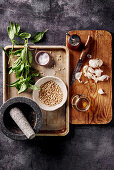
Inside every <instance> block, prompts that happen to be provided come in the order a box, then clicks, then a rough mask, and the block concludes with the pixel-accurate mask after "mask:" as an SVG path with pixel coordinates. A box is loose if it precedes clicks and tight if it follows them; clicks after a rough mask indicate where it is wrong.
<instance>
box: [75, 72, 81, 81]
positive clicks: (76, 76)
mask: <svg viewBox="0 0 114 170" xmlns="http://www.w3.org/2000/svg"><path fill="white" fill-rule="evenodd" d="M81 76H82V72H78V73H76V74H75V78H76V80H78V81H79V83H82V81H80V78H81Z"/></svg>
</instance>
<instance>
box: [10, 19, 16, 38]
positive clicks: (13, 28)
mask: <svg viewBox="0 0 114 170" xmlns="http://www.w3.org/2000/svg"><path fill="white" fill-rule="evenodd" d="M10 25H11V30H12V32H13V33H14V35H15V33H16V27H15V24H14V23H13V22H10Z"/></svg>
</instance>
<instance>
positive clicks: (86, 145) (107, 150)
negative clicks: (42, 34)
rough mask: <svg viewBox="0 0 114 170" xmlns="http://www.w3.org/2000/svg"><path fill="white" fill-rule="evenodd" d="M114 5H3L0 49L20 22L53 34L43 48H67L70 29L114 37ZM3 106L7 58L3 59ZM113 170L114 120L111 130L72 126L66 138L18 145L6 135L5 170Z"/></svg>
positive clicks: (90, 0)
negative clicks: (11, 24) (9, 30)
mask: <svg viewBox="0 0 114 170" xmlns="http://www.w3.org/2000/svg"><path fill="white" fill-rule="evenodd" d="M113 11H114V1H113V0H70V1H69V0H0V46H6V45H9V44H10V40H9V38H8V36H7V31H6V27H7V26H8V25H9V21H14V22H18V23H19V24H20V26H21V27H22V28H23V30H26V31H28V32H31V33H32V34H34V33H35V32H36V31H43V30H45V29H49V31H48V32H47V33H46V38H45V39H44V41H43V42H40V43H39V44H40V45H42V44H43V45H65V33H66V32H67V31H69V30H72V29H76V30H83V29H84V30H86V29H106V30H108V31H110V32H111V33H112V35H114V15H113V14H114V12H113ZM0 67H1V69H0V105H1V104H2V53H1V60H0ZM66 169H67V170H113V169H114V120H113V121H112V122H111V123H109V124H108V125H98V126H95V125H92V126H89V125H85V126H81V125H80V126H77V125H71V126H70V133H69V134H68V135H67V136H65V137H37V138H35V139H34V140H32V141H23V142H21V141H13V140H11V139H9V138H7V137H6V136H5V135H4V134H3V133H2V132H1V130H0V170H66Z"/></svg>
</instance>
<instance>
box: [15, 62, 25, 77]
mask: <svg viewBox="0 0 114 170" xmlns="http://www.w3.org/2000/svg"><path fill="white" fill-rule="evenodd" d="M23 69H24V64H21V65H20V68H19V69H17V70H16V78H20V74H21V72H22V71H23Z"/></svg>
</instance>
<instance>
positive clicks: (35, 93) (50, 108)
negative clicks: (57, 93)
mask: <svg viewBox="0 0 114 170" xmlns="http://www.w3.org/2000/svg"><path fill="white" fill-rule="evenodd" d="M50 80H52V81H54V82H55V83H56V84H58V85H59V87H60V88H61V90H62V92H63V99H62V101H61V102H60V103H59V104H57V105H55V106H48V105H45V104H43V103H41V101H40V98H39V92H40V90H33V100H35V102H36V103H37V104H38V105H39V107H40V108H41V109H43V110H46V111H54V110H56V109H58V108H60V107H61V106H63V105H64V103H65V102H66V100H67V88H66V85H65V83H64V82H63V81H62V80H61V79H60V78H58V77H54V76H46V77H43V78H41V79H39V80H38V81H37V82H36V83H35V85H36V86H38V87H40V86H41V85H42V84H44V83H46V82H47V81H50Z"/></svg>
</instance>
